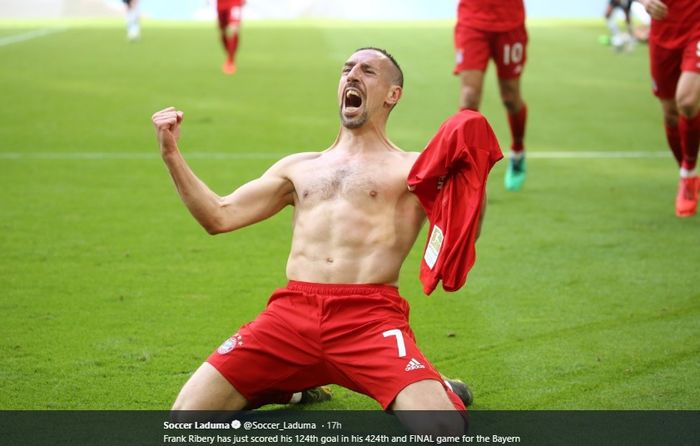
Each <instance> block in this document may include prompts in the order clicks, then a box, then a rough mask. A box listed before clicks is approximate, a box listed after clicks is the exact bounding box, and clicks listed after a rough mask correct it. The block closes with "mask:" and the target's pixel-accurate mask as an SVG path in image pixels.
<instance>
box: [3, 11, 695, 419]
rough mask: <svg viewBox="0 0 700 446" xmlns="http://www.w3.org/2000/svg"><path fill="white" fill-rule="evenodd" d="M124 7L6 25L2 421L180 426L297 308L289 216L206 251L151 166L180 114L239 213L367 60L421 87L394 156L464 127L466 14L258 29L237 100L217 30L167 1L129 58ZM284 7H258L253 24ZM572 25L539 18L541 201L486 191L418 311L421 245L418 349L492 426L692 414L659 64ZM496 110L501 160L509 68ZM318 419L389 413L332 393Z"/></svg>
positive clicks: (311, 20)
mask: <svg viewBox="0 0 700 446" xmlns="http://www.w3.org/2000/svg"><path fill="white" fill-rule="evenodd" d="M113 3H114V2H113ZM116 3H117V4H116V5H112V6H113V8H111V9H110V6H109V5H107V6H105V5H103V4H102V3H100V4H99V5H98V4H97V3H96V2H91V1H88V0H83V1H77V0H76V1H73V2H69V1H65V2H56V1H53V2H52V1H48V0H47V1H34V0H30V1H24V2H19V1H9V2H8V1H3V2H2V3H0V17H1V20H0V67H2V69H0V85H2V98H3V103H4V105H3V107H1V108H0V122H1V123H2V124H1V125H0V225H2V231H0V290H1V291H0V332H1V333H2V336H0V379H1V380H2V383H3V384H2V386H0V409H163V408H167V407H169V405H170V404H171V402H172V400H173V398H174V396H175V394H176V393H177V391H178V390H179V388H180V386H181V385H182V383H183V382H184V381H185V380H186V379H187V376H188V375H189V374H190V373H191V372H192V370H194V369H195V368H196V367H197V366H198V364H199V363H200V362H201V361H202V359H203V358H205V357H206V355H208V354H209V352H210V351H211V350H213V349H214V348H215V347H216V346H218V345H219V344H220V343H221V342H222V341H223V340H224V339H225V338H226V337H227V336H229V335H230V334H231V333H233V331H235V329H236V327H238V326H239V325H240V324H242V323H244V322H245V321H247V320H250V319H251V318H252V317H254V316H255V314H257V312H259V311H260V310H261V309H262V308H263V306H264V304H265V301H266V298H267V296H268V295H269V293H270V291H271V290H272V289H274V288H275V287H277V286H280V285H281V284H283V283H284V276H283V271H284V262H285V259H286V256H287V253H288V246H289V238H290V234H289V228H290V225H289V218H290V213H289V211H284V212H283V213H282V214H281V215H279V216H277V217H276V218H273V219H271V220H269V221H266V222H264V223H261V224H260V225H257V226H256V227H254V228H250V229H245V230H243V231H241V232H238V233H235V234H230V235H224V236H218V237H209V236H207V235H205V234H204V232H203V231H202V230H201V229H200V228H198V227H197V225H196V223H195V222H194V221H193V220H192V218H191V217H190V216H189V215H188V214H187V212H186V210H185V209H184V208H183V206H182V204H181V203H180V202H179V199H178V197H177V195H176V193H175V192H174V190H173V187H172V185H171V184H170V180H169V178H168V175H167V173H166V172H165V169H164V168H163V166H162V163H161V161H160V160H159V158H158V154H157V148H156V146H155V141H154V136H153V132H152V129H151V124H150V116H151V114H152V113H153V112H154V111H155V110H157V109H159V108H162V107H164V106H167V105H176V106H178V107H180V108H182V109H183V110H184V111H185V114H186V118H185V123H184V129H183V137H182V148H183V151H184V153H185V155H186V157H187V158H188V159H189V160H190V161H191V163H192V165H193V167H194V169H195V171H196V172H197V173H198V174H199V175H200V176H201V177H202V178H203V179H204V180H205V181H206V182H207V183H209V184H210V185H211V186H212V188H213V189H215V190H216V191H217V192H219V193H222V194H223V193H227V192H228V191H230V190H231V189H232V188H233V187H235V185H238V184H240V183H241V182H243V181H246V180H248V179H252V178H254V177H256V176H257V175H259V173H260V172H262V171H263V170H264V169H265V168H266V167H267V166H269V165H270V164H271V163H272V162H274V161H275V160H276V159H278V158H279V157H281V156H283V154H285V153H291V152H294V151H298V150H314V149H323V148H325V147H327V146H328V144H329V143H330V142H331V141H332V140H333V138H334V136H335V133H336V131H337V125H338V123H337V121H338V119H337V108H336V105H335V100H336V99H335V89H336V85H337V79H338V72H339V67H340V65H341V64H342V62H343V60H344V59H345V58H346V57H347V56H348V54H350V53H351V52H352V50H353V49H354V48H356V47H360V46H364V45H367V44H372V45H377V46H381V47H386V48H388V49H389V50H390V51H392V52H393V53H394V54H395V55H396V56H397V58H398V60H399V61H400V62H401V64H402V65H403V67H404V70H405V72H406V82H407V83H406V95H405V97H404V99H403V100H402V103H401V104H400V106H399V107H398V108H397V109H396V110H395V112H394V116H392V120H391V123H390V126H389V135H390V137H391V138H392V139H393V140H394V141H395V142H396V143H397V144H398V145H400V146H402V147H404V148H406V149H409V150H420V149H421V148H422V147H423V146H424V145H425V143H426V141H427V140H428V139H429V138H430V136H431V135H432V134H433V132H434V131H435V130H436V129H437V127H438V126H439V124H440V123H441V122H442V121H443V120H444V119H445V118H446V117H447V116H449V115H450V114H451V113H452V112H453V111H455V109H456V103H457V80H456V79H455V78H454V77H453V76H451V74H450V72H451V69H452V61H453V54H452V43H451V42H452V37H451V26H452V19H451V18H449V16H450V14H451V11H452V10H453V8H454V3H455V2H417V1H416V2H401V4H402V5H414V6H415V5H418V4H419V3H420V4H430V5H436V8H435V9H431V10H430V13H429V14H428V13H426V11H425V10H420V9H418V10H416V11H419V12H420V13H419V15H421V16H422V15H423V14H424V15H425V16H428V17H430V18H431V20H429V21H423V20H403V21H399V22H395V21H387V20H386V19H387V18H386V17H385V16H382V17H380V16H377V17H374V19H377V20H364V19H368V17H367V16H366V15H362V16H361V17H358V18H362V19H363V20H361V21H353V22H349V21H346V20H340V19H338V17H333V16H331V17H326V18H324V17H319V16H312V17H308V16H307V17H305V18H303V19H291V20H269V19H263V18H262V13H261V18H260V20H250V21H245V22H244V24H243V36H242V44H241V49H240V53H239V73H238V74H236V76H235V77H233V78H229V77H224V76H222V75H221V74H220V72H219V66H220V63H221V61H222V57H223V55H222V53H221V50H220V48H219V46H218V41H217V38H216V29H215V27H214V24H213V21H209V20H202V21H186V20H172V21H167V20H166V21H163V20H159V17H161V18H167V17H166V14H165V12H166V10H164V9H162V7H158V8H156V7H155V6H153V5H157V4H160V5H163V4H165V2H149V1H148V0H144V1H143V6H144V11H145V13H146V15H150V16H151V17H150V18H149V17H147V18H146V20H144V24H143V27H144V29H143V38H142V40H141V41H140V42H138V43H135V44H129V43H128V42H127V41H126V39H125V31H124V23H123V17H122V13H121V12H120V11H121V5H119V4H118V3H119V2H116ZM168 3H170V2H168ZM272 3H273V2H272V1H271V0H270V1H268V2H264V1H262V0H258V1H256V0H250V2H249V8H250V14H251V16H254V14H253V12H254V6H255V5H263V4H272ZM319 3H320V2H319ZM324 3H326V2H324ZM395 3H396V2H388V1H387V2H386V3H384V2H373V4H375V5H377V4H385V5H386V4H395ZM555 3H556V6H554V5H552V6H550V5H548V4H549V2H544V1H542V2H534V1H532V2H531V1H528V2H527V6H528V11H529V13H530V17H531V19H532V20H530V21H529V23H528V26H529V31H530V38H531V42H530V47H529V53H530V54H529V62H528V65H527V68H526V71H525V75H524V77H523V86H524V94H525V98H526V100H527V101H528V104H529V106H530V113H531V115H530V121H529V127H528V133H527V145H528V150H529V152H528V153H529V155H528V156H529V157H530V158H529V160H530V161H529V162H530V164H529V167H530V173H529V175H530V176H529V178H528V183H527V185H526V187H525V189H524V190H523V191H522V193H518V194H512V193H506V192H505V190H504V189H503V186H502V174H503V163H500V164H499V165H498V166H497V167H496V168H495V169H494V172H493V174H492V177H491V180H490V183H489V200H490V201H489V210H488V215H487V218H486V222H485V227H484V232H483V234H482V238H481V240H480V241H479V245H478V260H477V264H476V266H475V268H474V269H473V271H472V272H471V274H470V278H469V282H468V283H467V286H466V287H465V288H464V289H463V290H461V291H459V292H458V293H454V294H447V293H443V292H436V294H435V295H433V296H431V297H430V298H426V297H424V296H422V294H421V292H420V286H419V283H418V280H417V270H418V262H419V259H420V251H421V249H420V248H421V246H422V240H424V238H423V236H421V237H420V238H419V240H421V241H419V243H417V246H416V247H415V249H414V250H413V251H412V253H411V255H410V256H409V258H408V260H407V262H406V264H405V267H404V270H403V274H402V280H401V289H402V293H403V294H404V295H405V296H406V297H407V299H409V301H410V302H411V305H412V324H413V326H414V330H415V332H416V334H417V336H418V339H419V343H420V345H421V347H422V349H423V350H424V351H425V352H426V354H427V356H428V357H429V358H431V359H432V360H433V362H434V363H435V364H436V365H437V366H438V368H439V369H440V370H441V371H443V372H444V373H446V374H448V375H450V376H454V377H459V378H462V379H464V380H465V381H467V382H468V383H469V384H470V385H471V386H472V387H473V390H474V393H475V401H476V403H475V406H474V407H475V409H477V410H478V409H696V410H697V409H699V408H700V374H699V373H698V370H700V336H699V335H700V320H699V318H700V293H699V292H698V284H697V282H698V277H699V274H698V265H700V253H699V250H698V249H697V248H698V246H699V245H700V227H699V223H698V218H693V219H684V220H680V219H677V218H675V217H674V215H673V197H674V194H675V187H676V175H677V173H676V171H675V167H674V165H673V162H672V160H671V157H670V155H669V153H668V150H667V149H666V145H665V141H664V137H663V130H662V127H661V112H660V109H659V106H658V104H657V102H656V100H655V99H654V98H653V96H652V95H651V93H650V91H649V76H648V73H647V71H648V70H647V55H646V47H645V46H643V45H640V46H638V47H637V48H636V50H634V51H631V52H627V53H615V52H613V51H612V49H611V48H610V47H607V46H603V45H600V44H598V36H599V35H600V34H604V33H605V32H606V28H605V25H604V23H603V21H602V19H601V18H599V17H598V16H599V15H600V14H602V10H603V8H604V3H605V2H604V1H600V2H588V1H586V2H566V3H565V2H555ZM598 3H599V4H598ZM149 4H150V5H151V6H153V8H154V9H153V10H152V11H151V10H150V8H151V6H149ZM179 4H181V5H195V4H197V5H201V3H198V2H180V3H179ZM276 4H290V5H292V4H296V5H301V4H308V5H311V4H312V2H276ZM338 4H340V2H338ZM356 4H360V3H356ZM537 5H539V6H537ZM542 5H544V6H545V7H544V8H541V6H542ZM437 6H439V8H438V7H437ZM550 7H551V9H548V8H550ZM194 10H195V9H192V8H190V9H187V8H184V9H181V10H180V9H177V10H176V11H178V12H177V17H175V13H174V12H173V16H171V17H172V18H178V19H181V18H183V17H184V16H186V15H187V14H185V13H184V12H183V11H190V13H192V12H193V11H194ZM260 10H262V6H261V7H260ZM401 10H402V11H404V10H406V11H409V10H410V9H409V8H408V7H406V8H403V7H402V8H401ZM23 11H24V12H23ZM27 11H29V12H27ZM342 11H345V9H342ZM167 12H169V13H170V10H169V9H168V10H167ZM356 12H357V11H356ZM555 12H556V13H555ZM161 13H162V15H161ZM190 13H188V14H190ZM550 13H551V14H550ZM183 14H184V15H183ZM358 14H359V13H358ZM190 15H191V14H190ZM37 16H41V17H39V18H37ZM545 16H549V17H551V16H554V17H557V18H556V19H552V18H547V17H545ZM586 17H592V18H586ZM251 18H253V17H251ZM346 18H347V17H346ZM380 19H383V20H380ZM482 111H483V113H484V114H485V115H486V116H487V117H488V119H489V120H490V121H491V123H492V125H493V126H494V129H495V130H496V132H497V134H498V136H499V139H500V141H501V143H502V145H503V146H504V147H506V146H507V142H508V141H509V136H508V129H507V124H506V122H505V116H504V114H503V111H502V107H501V105H500V104H499V101H498V96H497V92H496V90H495V79H494V78H493V67H490V69H489V75H488V77H487V79H486V90H485V93H484V100H483V109H482ZM320 408H324V409H325V408H331V409H341V408H360V409H372V408H377V406H376V404H375V403H374V402H372V401H371V400H368V399H367V398H365V397H362V396H360V395H357V394H354V393H351V392H348V391H345V390H343V389H340V388H335V398H334V400H333V401H331V402H330V403H324V404H323V405H321V406H320Z"/></svg>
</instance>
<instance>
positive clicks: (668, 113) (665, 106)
mask: <svg viewBox="0 0 700 446" xmlns="http://www.w3.org/2000/svg"><path fill="white" fill-rule="evenodd" d="M659 102H660V103H661V110H662V111H663V119H664V130H665V132H666V142H667V143H668V147H669V149H671V153H673V158H674V159H675V160H676V164H678V168H679V169H680V167H681V164H682V163H683V146H682V145H681V133H680V130H679V129H678V107H676V100H675V99H673V98H671V99H662V98H659Z"/></svg>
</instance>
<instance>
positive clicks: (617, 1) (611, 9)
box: [605, 0, 634, 51]
mask: <svg viewBox="0 0 700 446" xmlns="http://www.w3.org/2000/svg"><path fill="white" fill-rule="evenodd" d="M632 2H633V0H609V1H608V6H607V7H606V8H605V21H606V24H607V25H608V29H609V30H610V42H611V43H612V45H613V48H615V49H616V50H618V51H619V50H621V49H622V48H623V46H625V45H631V44H632V42H633V41H632V36H633V35H634V31H633V29H632V13H631V10H632ZM618 8H619V9H620V10H621V11H622V12H623V13H624V14H625V24H626V25H627V32H626V33H624V32H621V31H620V27H619V26H617V18H616V17H615V14H614V13H615V10H616V9H618Z"/></svg>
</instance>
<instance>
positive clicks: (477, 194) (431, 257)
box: [407, 110, 503, 294]
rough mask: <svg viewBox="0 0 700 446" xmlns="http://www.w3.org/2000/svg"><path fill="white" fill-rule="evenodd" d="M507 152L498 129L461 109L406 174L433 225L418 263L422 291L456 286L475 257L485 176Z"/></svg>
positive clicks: (472, 112)
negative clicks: (501, 143)
mask: <svg viewBox="0 0 700 446" xmlns="http://www.w3.org/2000/svg"><path fill="white" fill-rule="evenodd" d="M501 158H503V154H502V153H501V148H500V147H499V145H498V140H497V139H496V135H494V133H493V130H492V129H491V126H490V125H489V123H488V122H487V121H486V118H484V117H483V116H482V115H481V114H480V113H479V112H476V111H472V110H464V111H461V112H459V113H457V114H455V115H453V116H452V117H450V118H449V119H448V120H447V121H445V122H444V123H443V124H442V126H441V127H440V129H439V130H438V132H437V133H436V134H435V136H434V137H433V139H432V140H431V141H430V142H429V143H428V146H427V147H426V148H425V150H423V153H421V154H420V156H419V157H418V159H417V160H416V162H415V164H414V165H413V168H412V169H411V171H410V172H409V174H408V179H407V182H408V185H409V187H410V188H411V190H413V193H415V194H416V196H417V197H418V199H419V200H420V202H421V205H422V206H423V209H424V210H425V212H426V214H427V215H428V221H429V222H430V228H429V231H428V240H427V241H426V245H425V251H424V256H423V260H422V261H421V267H420V280H421V282H422V283H423V291H424V292H425V294H430V293H432V292H433V290H434V289H435V288H436V287H437V284H438V282H439V281H440V280H442V287H443V289H445V291H457V290H458V289H460V288H461V287H462V286H463V285H464V283H465V282H466V280H467V273H468V272H469V270H470V269H471V267H472V266H473V265H474V261H475V260H476V248H475V244H476V237H477V235H478V230H479V219H480V217H481V212H482V206H483V201H484V194H485V192H486V178H487V176H488V174H489V172H490V171H491V168H492V167H493V165H494V164H495V163H496V162H497V161H498V160H500V159H501Z"/></svg>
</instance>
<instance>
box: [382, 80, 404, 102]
mask: <svg viewBox="0 0 700 446" xmlns="http://www.w3.org/2000/svg"><path fill="white" fill-rule="evenodd" d="M402 94H403V88H401V87H400V86H398V85H392V86H391V88H390V89H389V93H387V95H386V99H384V103H385V104H386V105H388V106H389V107H393V106H394V105H396V104H397V103H398V102H399V99H401V95H402Z"/></svg>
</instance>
